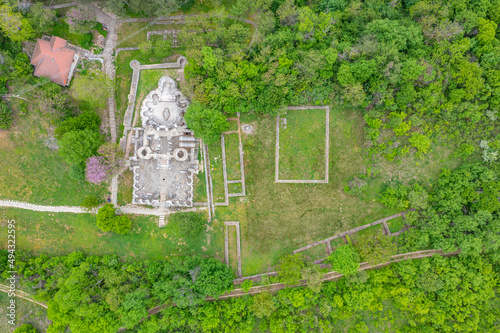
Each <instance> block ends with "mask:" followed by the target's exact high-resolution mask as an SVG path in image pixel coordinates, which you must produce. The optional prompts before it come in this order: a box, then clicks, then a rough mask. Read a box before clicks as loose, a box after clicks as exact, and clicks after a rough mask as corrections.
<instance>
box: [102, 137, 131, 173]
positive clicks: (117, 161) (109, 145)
mask: <svg viewBox="0 0 500 333" xmlns="http://www.w3.org/2000/svg"><path fill="white" fill-rule="evenodd" d="M97 153H98V154H99V155H101V156H102V157H103V158H104V159H105V160H106V165H107V166H108V167H109V173H111V174H117V173H118V171H119V170H120V169H121V168H123V167H124V166H125V159H124V157H123V156H124V153H123V150H122V148H121V147H120V145H119V144H117V143H114V142H111V141H110V142H106V143H104V144H103V145H102V146H100V147H99V149H98V150H97Z"/></svg>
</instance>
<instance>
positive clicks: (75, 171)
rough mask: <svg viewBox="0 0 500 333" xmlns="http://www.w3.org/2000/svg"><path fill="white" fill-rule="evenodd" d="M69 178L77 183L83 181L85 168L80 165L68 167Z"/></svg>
mask: <svg viewBox="0 0 500 333" xmlns="http://www.w3.org/2000/svg"><path fill="white" fill-rule="evenodd" d="M69 176H70V177H71V179H74V180H76V181H79V182H83V181H85V168H84V167H83V166H81V165H80V164H72V165H70V166H69Z"/></svg>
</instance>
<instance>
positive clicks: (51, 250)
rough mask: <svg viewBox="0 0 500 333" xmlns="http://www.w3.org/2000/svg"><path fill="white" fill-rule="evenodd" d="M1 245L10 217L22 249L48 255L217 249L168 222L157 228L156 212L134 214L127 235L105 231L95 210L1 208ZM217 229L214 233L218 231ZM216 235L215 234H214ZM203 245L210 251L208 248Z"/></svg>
mask: <svg viewBox="0 0 500 333" xmlns="http://www.w3.org/2000/svg"><path fill="white" fill-rule="evenodd" d="M0 215H1V216H4V217H5V218H4V219H2V220H1V221H0V230H1V232H0V233H1V237H2V238H1V239H2V241H1V242H2V243H0V244H1V246H2V247H3V248H6V246H7V244H6V243H7V236H6V232H7V227H6V224H7V219H14V220H15V221H16V225H17V228H18V229H17V232H16V237H17V239H16V245H17V249H18V250H19V251H27V252H30V253H33V254H41V253H45V254H48V255H60V254H67V253H71V252H73V251H84V252H86V253H89V254H116V255H119V256H120V257H127V258H135V259H138V260H145V259H160V258H166V257H170V256H177V255H185V254H193V253H204V254H207V255H213V254H214V253H215V250H214V249H212V248H211V247H210V246H209V245H208V244H207V243H206V238H204V237H202V238H200V239H199V240H193V241H187V240H185V239H184V240H183V239H181V238H180V237H179V236H178V233H177V232H176V231H175V230H171V229H172V228H170V227H169V226H168V225H167V226H166V227H165V228H162V229H160V228H158V217H156V216H131V219H132V231H131V232H130V233H129V234H127V235H114V234H110V233H104V232H102V231H101V230H100V229H98V228H97V226H96V220H95V215H93V214H70V213H44V212H32V211H27V210H21V209H11V208H0ZM216 232H217V230H215V231H214V232H212V233H216ZM212 237H213V236H212ZM203 248H204V249H206V250H207V251H206V252H205V251H204V250H203Z"/></svg>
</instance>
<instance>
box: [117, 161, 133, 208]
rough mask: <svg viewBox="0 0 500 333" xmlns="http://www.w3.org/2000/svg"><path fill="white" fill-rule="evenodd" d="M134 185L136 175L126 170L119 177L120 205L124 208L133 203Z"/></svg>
mask: <svg viewBox="0 0 500 333" xmlns="http://www.w3.org/2000/svg"><path fill="white" fill-rule="evenodd" d="M133 185H134V173H133V172H132V170H130V169H127V170H125V171H124V172H123V173H122V174H121V175H120V177H118V198H117V199H118V205H119V206H124V205H126V204H129V203H131V202H132V191H133Z"/></svg>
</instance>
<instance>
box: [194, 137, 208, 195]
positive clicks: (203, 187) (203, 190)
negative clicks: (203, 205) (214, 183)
mask: <svg viewBox="0 0 500 333" xmlns="http://www.w3.org/2000/svg"><path fill="white" fill-rule="evenodd" d="M198 161H200V166H201V167H203V168H204V166H205V163H204V159H203V151H202V149H201V147H200V151H199V152H198ZM193 178H194V179H193V181H194V195H193V196H194V198H193V202H207V181H206V177H205V170H203V171H199V172H198V174H197V175H194V176H193Z"/></svg>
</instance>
